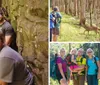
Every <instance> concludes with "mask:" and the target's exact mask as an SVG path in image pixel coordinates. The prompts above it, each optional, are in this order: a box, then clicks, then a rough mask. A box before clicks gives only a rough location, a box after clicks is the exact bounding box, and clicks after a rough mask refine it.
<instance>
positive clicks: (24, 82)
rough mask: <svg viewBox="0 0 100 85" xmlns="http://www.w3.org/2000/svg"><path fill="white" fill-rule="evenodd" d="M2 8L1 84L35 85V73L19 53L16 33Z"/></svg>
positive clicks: (0, 43)
mask: <svg viewBox="0 0 100 85" xmlns="http://www.w3.org/2000/svg"><path fill="white" fill-rule="evenodd" d="M3 10H4V9H3V8H2V7H1V8H0V85H33V75H32V74H31V72H29V70H28V69H27V68H26V66H25V64H24V60H23V58H22V56H21V55H20V54H19V53H18V47H17V44H16V33H15V31H14V29H13V27H12V25H11V24H10V23H9V22H8V21H7V20H6V18H5V14H4V11H3Z"/></svg>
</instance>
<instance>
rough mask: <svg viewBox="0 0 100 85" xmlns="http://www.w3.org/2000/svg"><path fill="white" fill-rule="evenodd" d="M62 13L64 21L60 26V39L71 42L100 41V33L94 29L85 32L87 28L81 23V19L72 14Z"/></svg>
mask: <svg viewBox="0 0 100 85" xmlns="http://www.w3.org/2000/svg"><path fill="white" fill-rule="evenodd" d="M61 14H62V23H61V27H60V35H59V37H58V41H70V42H73V41H74V42H86V41H87V42H92V41H93V42H96V41H100V34H96V33H95V32H94V31H90V32H89V34H88V32H85V34H84V31H85V28H83V27H82V26H80V25H79V19H78V18H77V17H73V16H70V15H66V14H65V13H61Z"/></svg>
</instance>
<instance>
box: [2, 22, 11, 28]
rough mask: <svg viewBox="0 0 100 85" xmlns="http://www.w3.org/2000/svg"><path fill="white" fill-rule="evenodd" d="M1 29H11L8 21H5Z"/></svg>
mask: <svg viewBox="0 0 100 85" xmlns="http://www.w3.org/2000/svg"><path fill="white" fill-rule="evenodd" d="M3 27H4V28H12V25H11V24H10V23H9V22H8V21H5V22H4V24H3Z"/></svg>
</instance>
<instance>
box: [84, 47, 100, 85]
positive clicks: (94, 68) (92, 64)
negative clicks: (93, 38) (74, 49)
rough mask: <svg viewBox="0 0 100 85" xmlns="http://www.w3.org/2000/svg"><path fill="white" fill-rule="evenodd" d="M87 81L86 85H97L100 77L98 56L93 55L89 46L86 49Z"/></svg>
mask: <svg viewBox="0 0 100 85" xmlns="http://www.w3.org/2000/svg"><path fill="white" fill-rule="evenodd" d="M86 53H87V56H88V58H87V83H88V85H98V79H100V62H99V58H98V57H95V56H94V52H93V50H92V49H91V48H89V49H87V51H86Z"/></svg>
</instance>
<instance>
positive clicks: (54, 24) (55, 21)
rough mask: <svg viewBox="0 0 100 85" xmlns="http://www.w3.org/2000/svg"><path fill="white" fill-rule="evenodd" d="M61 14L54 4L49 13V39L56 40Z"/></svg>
mask: <svg viewBox="0 0 100 85" xmlns="http://www.w3.org/2000/svg"><path fill="white" fill-rule="evenodd" d="M61 18H62V15H61V13H60V12H59V8H58V7H57V6H55V7H54V8H53V11H52V12H51V13H50V41H54V42H55V41H57V38H58V35H59V29H60V24H61Z"/></svg>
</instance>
